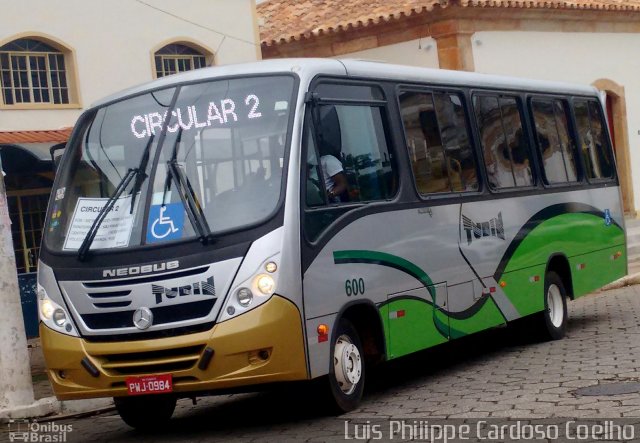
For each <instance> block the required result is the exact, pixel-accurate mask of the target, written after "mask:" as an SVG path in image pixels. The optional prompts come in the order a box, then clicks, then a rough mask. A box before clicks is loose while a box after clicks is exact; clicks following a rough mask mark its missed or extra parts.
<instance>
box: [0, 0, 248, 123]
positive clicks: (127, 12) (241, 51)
mask: <svg viewBox="0 0 640 443" xmlns="http://www.w3.org/2000/svg"><path fill="white" fill-rule="evenodd" d="M143 1H144V2H145V3H148V4H151V5H153V6H155V7H158V8H160V9H162V10H165V11H167V12H170V13H171V14H174V15H176V16H179V17H181V18H184V19H185V20H186V21H185V20H180V19H178V18H176V17H172V16H171V15H168V14H165V13H163V12H160V11H157V10H155V9H153V8H150V7H149V6H146V5H144V4H142V3H140V2H138V1H136V0H109V1H92V0H89V1H88V0H47V1H42V0H20V1H12V0H2V2H1V3H2V13H1V14H0V42H5V41H6V40H7V39H9V38H11V37H12V36H14V35H16V34H21V33H24V32H37V33H41V34H47V35H49V36H51V37H53V38H55V39H57V40H60V41H62V42H63V43H65V44H66V45H67V46H68V47H70V48H72V49H73V50H74V51H75V55H76V63H77V72H78V82H79V91H80V104H81V106H82V107H83V108H86V107H88V106H89V105H90V104H91V103H92V102H94V101H96V100H97V99H99V98H101V97H104V96H106V95H109V94H112V93H114V92H117V91H119V90H121V89H125V88H128V87H130V86H133V85H135V84H139V83H143V82H147V81H150V80H152V79H153V71H154V69H155V68H154V66H153V65H152V55H151V53H152V49H154V48H156V49H157V46H158V45H160V44H163V43H166V41H167V40H171V39H174V38H176V39H179V38H185V37H187V38H189V39H191V40H194V41H196V42H198V43H200V44H201V45H202V46H204V47H206V48H209V49H210V50H211V51H212V52H214V53H215V58H216V64H229V63H239V62H248V61H254V60H256V59H258V58H259V57H260V55H259V54H260V53H259V46H258V44H259V38H258V35H257V28H256V27H255V24H254V18H255V17H254V15H253V10H254V1H255V0H233V1H230V0H189V1H183V2H176V1H172V0H143ZM188 21H191V22H194V23H196V24H198V25H202V26H203V27H206V28H210V29H213V30H216V31H220V32H222V33H225V34H228V35H230V36H232V37H236V38H237V39H234V38H231V37H226V38H225V39H224V42H222V39H223V36H222V35H220V34H219V33H216V32H213V31H211V30H209V29H204V28H203V27H200V26H197V25H194V24H193V23H189V22H188ZM241 40H244V41H241ZM221 43H222V44H221ZM218 49H219V51H218V52H216V51H217V50H218ZM80 113H81V109H70V110H35V111H34V110H28V111H26V110H0V130H29V129H56V128H60V127H65V126H72V125H73V124H74V122H75V120H76V119H77V117H78V116H79V115H80Z"/></svg>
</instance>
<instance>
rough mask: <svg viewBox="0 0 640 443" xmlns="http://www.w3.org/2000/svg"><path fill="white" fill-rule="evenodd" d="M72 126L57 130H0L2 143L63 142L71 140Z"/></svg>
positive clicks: (0, 141)
mask: <svg viewBox="0 0 640 443" xmlns="http://www.w3.org/2000/svg"><path fill="white" fill-rule="evenodd" d="M71 129H72V128H63V129H58V130H55V131H7V132H2V131H0V143H14V144H17V145H19V144H21V143H48V142H51V143H62V142H66V141H67V140H69V136H70V135H71Z"/></svg>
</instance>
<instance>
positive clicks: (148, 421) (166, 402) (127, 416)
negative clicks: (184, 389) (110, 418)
mask: <svg viewBox="0 0 640 443" xmlns="http://www.w3.org/2000/svg"><path fill="white" fill-rule="evenodd" d="M113 402H114V403H115V406H116V411H118V414H119V415H120V418H122V420H123V421H124V422H125V423H126V424H128V425H129V426H131V427H132V428H135V429H139V430H141V431H153V430H156V429H162V428H163V427H165V426H166V425H167V424H168V423H169V420H170V419H171V416H172V415H173V411H174V410H175V408H176V398H175V397H173V396H170V395H157V396H140V397H115V398H114V399H113Z"/></svg>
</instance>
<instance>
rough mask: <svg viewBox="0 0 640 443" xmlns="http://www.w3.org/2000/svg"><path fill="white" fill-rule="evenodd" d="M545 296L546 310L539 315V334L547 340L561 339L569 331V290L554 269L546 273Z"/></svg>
mask: <svg viewBox="0 0 640 443" xmlns="http://www.w3.org/2000/svg"><path fill="white" fill-rule="evenodd" d="M550 289H551V291H550ZM556 289H557V291H556ZM543 297H544V311H542V312H540V313H539V314H538V316H537V320H538V321H537V323H538V335H539V337H540V338H541V339H542V340H546V341H548V340H560V339H562V338H564V336H565V333H566V332H567V291H566V290H565V288H564V283H563V282H562V279H561V278H560V276H559V275H558V274H556V273H555V272H553V271H549V272H547V275H545V278H544V294H543Z"/></svg>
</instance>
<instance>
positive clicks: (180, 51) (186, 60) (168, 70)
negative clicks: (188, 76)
mask: <svg viewBox="0 0 640 443" xmlns="http://www.w3.org/2000/svg"><path fill="white" fill-rule="evenodd" d="M155 59H156V77H158V78H160V77H164V76H165V75H171V74H176V73H178V72H184V71H191V70H192V69H198V68H204V67H205V66H207V57H206V55H205V54H203V53H202V52H200V51H198V50H197V49H194V48H192V47H190V46H186V45H183V44H180V43H172V44H170V45H167V46H165V47H163V48H162V49H160V50H158V51H157V52H156V53H155Z"/></svg>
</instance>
